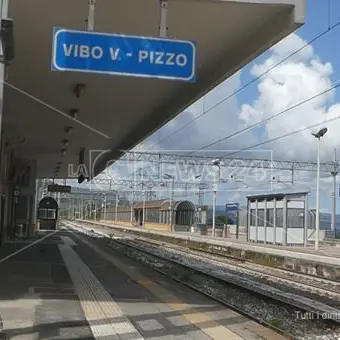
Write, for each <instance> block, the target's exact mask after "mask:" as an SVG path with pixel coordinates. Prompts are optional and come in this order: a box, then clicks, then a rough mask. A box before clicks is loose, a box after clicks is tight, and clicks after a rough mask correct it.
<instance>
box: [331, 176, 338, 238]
mask: <svg viewBox="0 0 340 340" xmlns="http://www.w3.org/2000/svg"><path fill="white" fill-rule="evenodd" d="M336 175H337V172H335V171H334V172H332V176H333V190H332V193H331V199H332V215H331V230H332V231H335V222H336V220H335V219H336Z"/></svg>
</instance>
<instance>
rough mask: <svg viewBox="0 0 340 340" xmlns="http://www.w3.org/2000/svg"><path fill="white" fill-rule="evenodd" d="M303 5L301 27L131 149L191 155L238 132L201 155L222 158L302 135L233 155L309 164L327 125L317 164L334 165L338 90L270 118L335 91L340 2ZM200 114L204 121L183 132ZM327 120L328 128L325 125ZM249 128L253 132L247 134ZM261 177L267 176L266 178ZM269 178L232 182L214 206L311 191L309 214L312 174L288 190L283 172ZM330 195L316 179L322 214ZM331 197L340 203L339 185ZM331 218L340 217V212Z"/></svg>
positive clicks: (327, 185) (325, 181) (339, 68)
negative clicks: (265, 194)
mask: <svg viewBox="0 0 340 340" xmlns="http://www.w3.org/2000/svg"><path fill="white" fill-rule="evenodd" d="M306 3H307V7H306V17H305V24H304V25H303V26H302V27H301V28H299V29H298V30H296V31H295V32H294V33H292V34H291V35H289V36H288V37H286V38H285V39H284V40H282V41H281V42H279V43H278V44H276V45H275V46H273V47H272V48H270V49H269V50H268V51H266V52H265V53H263V54H262V55H261V56H259V57H258V58H256V59H255V60H254V61H253V62H251V63H250V64H248V65H247V66H245V67H244V68H243V69H241V70H240V71H239V72H237V73H236V74H234V75H233V76H232V77H231V78H229V79H227V80H226V81H225V82H223V83H222V84H220V85H219V86H218V87H217V88H215V89H214V90H213V91H211V92H210V93H209V94H208V95H206V96H205V97H204V98H203V99H200V100H199V101H198V102H196V103H195V104H193V105H192V106H191V107H189V108H187V109H186V110H185V111H184V112H183V113H181V114H180V115H178V116H177V117H176V118H175V119H173V120H172V121H171V122H169V123H168V124H166V125H165V126H163V127H162V128H161V129H160V130H158V131H157V132H156V133H154V134H153V135H152V136H150V137H149V138H147V139H146V140H145V141H143V142H142V143H141V144H140V145H139V146H137V148H136V149H137V150H143V151H158V150H161V151H162V150H178V151H180V150H197V149H199V148H201V147H204V146H206V145H208V144H210V143H213V142H214V141H216V140H219V139H221V138H223V137H226V136H230V135H231V134H233V133H235V132H237V131H240V130H241V129H242V130H245V131H244V132H242V133H240V134H238V135H236V136H235V137H234V138H226V139H225V140H223V141H222V142H220V143H216V144H214V145H212V146H211V147H208V148H206V149H205V150H206V152H207V153H209V152H210V153H211V154H212V153H213V152H215V151H217V150H218V151H221V152H222V153H223V154H228V153H231V152H232V151H233V150H240V149H244V148H249V147H251V146H253V145H257V144H260V143H263V142H266V141H268V140H272V139H275V138H276V137H278V136H281V135H284V134H287V133H289V132H292V131H296V130H298V129H302V128H306V130H304V131H303V132H301V133H298V134H294V135H292V136H289V137H286V138H281V139H279V140H276V141H275V142H271V143H266V144H264V145H261V146H259V147H257V148H256V147H255V148H250V149H249V150H247V151H246V152H241V153H238V154H237V155H235V156H237V157H244V158H253V157H254V158H270V157H272V158H273V159H282V160H303V161H314V162H315V161H316V155H317V142H316V139H315V138H313V137H312V135H311V132H313V131H314V132H315V131H316V130H318V129H319V128H321V127H324V126H326V127H327V128H328V132H327V134H326V135H325V137H324V138H323V139H322V140H321V161H322V162H327V161H332V160H333V159H334V156H335V154H336V155H337V157H338V159H340V148H339V146H340V90H339V89H334V90H331V91H328V92H326V93H325V94H323V95H320V96H318V97H317V98H315V99H314V100H312V101H309V102H308V103H306V104H304V105H300V106H298V107H296V108H295V109H292V110H289V111H286V112H285V113H283V114H281V115H279V116H278V117H276V118H274V119H271V117H272V116H273V115H276V114H278V113H279V112H281V111H283V110H285V109H287V108H288V107H291V106H293V105H294V104H297V103H299V102H301V101H303V100H305V99H307V98H310V97H312V96H314V95H317V94H319V93H321V92H323V91H325V90H327V89H329V88H330V87H331V86H332V85H334V84H336V83H337V82H338V83H339V84H340V44H339V41H340V1H339V0H306ZM329 6H330V7H329ZM337 23H339V24H338V26H336V24H337ZM333 25H334V27H333V28H332V26H333ZM319 35H322V37H320V38H318V39H316V40H315V41H314V42H313V43H311V44H310V45H307V46H306V47H305V48H303V49H302V50H301V51H300V52H299V53H297V54H295V55H294V56H293V57H291V58H289V59H288V60H286V61H285V62H284V63H282V64H280V65H278V66H276V67H274V68H273V69H271V70H270V71H269V72H268V73H266V74H265V75H264V76H261V75H262V74H263V73H264V72H266V71H267V70H268V69H270V68H272V67H273V66H274V65H275V64H276V63H277V62H279V61H280V60H282V59H284V58H286V57H287V56H288V55H290V54H291V53H292V52H294V51H296V50H298V49H299V48H301V47H302V46H304V45H305V44H306V43H307V42H309V41H312V40H314V39H315V38H316V37H318V36H319ZM260 76H261V77H260ZM255 77H260V79H259V80H258V81H256V82H254V83H253V84H252V85H250V86H249V87H247V88H245V89H244V90H242V91H241V92H240V93H239V94H237V95H234V96H231V98H229V99H228V100H225V102H224V103H222V104H221V105H218V106H216V107H214V105H215V104H216V103H219V102H220V101H221V100H223V99H225V98H227V97H228V96H230V95H232V94H233V93H234V92H235V91H237V90H238V89H240V88H242V87H243V86H244V85H245V84H246V83H247V82H249V81H251V80H252V79H254V78H255ZM204 111H205V112H206V113H205V114H204V115H203V116H202V117H199V118H198V119H197V120H196V121H195V122H194V123H192V124H190V125H188V126H186V127H185V128H183V126H185V125H187V124H188V123H189V122H190V121H192V120H193V119H194V118H195V117H196V118H197V117H198V116H199V115H201V114H202V112H204ZM337 117H339V119H337ZM266 119H269V120H268V121H266V123H263V124H259V122H261V121H263V120H266ZM331 119H333V121H331V122H328V121H329V120H331ZM254 124H258V125H257V126H256V127H255V128H250V127H251V126H253V125H254ZM313 124H319V125H318V126H317V127H315V128H314V129H308V127H309V126H311V125H313ZM268 156H269V157H268ZM267 175H268V176H272V173H270V174H269V173H268V174H267ZM274 175H275V177H276V178H279V181H278V183H276V184H274V185H273V184H270V183H269V181H268V178H269V177H268V176H267V178H265V179H263V178H262V179H261V180H256V179H254V176H250V177H249V178H246V177H247V176H245V178H243V179H242V183H241V184H242V185H239V184H237V183H236V184H235V183H232V185H231V186H229V185H227V186H225V187H223V188H222V189H221V190H220V191H219V192H218V197H217V202H218V204H224V203H225V202H239V203H241V204H245V196H247V195H249V194H253V193H258V191H259V190H262V192H270V191H271V192H272V191H309V192H310V193H311V194H310V200H309V207H310V208H313V207H314V204H315V185H316V178H315V177H316V176H315V175H316V174H314V173H306V172H305V173H302V172H299V173H295V174H294V177H295V178H294V182H295V184H294V185H292V184H289V183H288V182H289V181H291V174H290V173H289V172H278V171H276V172H274ZM339 183H340V180H339ZM245 186H246V188H245ZM331 188H332V179H331V177H330V175H329V176H328V175H327V174H326V176H322V178H321V211H324V212H327V211H329V209H330V201H331V200H330V192H331ZM337 198H339V186H338V187H337ZM193 199H194V198H193ZM205 199H206V200H207V202H206V203H207V204H208V203H209V201H211V199H212V198H211V195H210V194H209V193H207V194H206V197H205ZM339 205H340V201H339V200H338V206H339ZM337 212H338V213H340V207H338V209H337Z"/></svg>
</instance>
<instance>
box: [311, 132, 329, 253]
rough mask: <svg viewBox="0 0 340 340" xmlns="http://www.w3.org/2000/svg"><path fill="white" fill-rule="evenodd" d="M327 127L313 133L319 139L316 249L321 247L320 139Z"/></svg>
mask: <svg viewBox="0 0 340 340" xmlns="http://www.w3.org/2000/svg"><path fill="white" fill-rule="evenodd" d="M327 131H328V130H327V128H322V129H321V130H319V131H318V132H317V133H312V135H313V136H314V137H315V138H317V140H318V155H317V172H316V204H315V205H316V216H315V219H316V221H315V250H318V249H319V230H320V139H321V138H322V137H323V136H324V135H325V134H326V132H327Z"/></svg>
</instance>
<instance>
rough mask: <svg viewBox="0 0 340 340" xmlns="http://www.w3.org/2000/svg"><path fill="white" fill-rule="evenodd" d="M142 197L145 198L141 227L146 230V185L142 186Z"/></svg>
mask: <svg viewBox="0 0 340 340" xmlns="http://www.w3.org/2000/svg"><path fill="white" fill-rule="evenodd" d="M142 184H143V183H142ZM142 196H143V216H142V225H141V227H142V228H143V229H144V224H145V191H144V185H142Z"/></svg>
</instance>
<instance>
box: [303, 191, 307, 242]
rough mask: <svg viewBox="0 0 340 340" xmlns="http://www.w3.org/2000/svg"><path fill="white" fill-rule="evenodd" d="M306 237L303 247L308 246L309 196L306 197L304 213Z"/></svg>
mask: <svg viewBox="0 0 340 340" xmlns="http://www.w3.org/2000/svg"><path fill="white" fill-rule="evenodd" d="M303 227H304V237H303V246H304V247H307V244H308V194H307V195H306V197H305V211H304V225H303Z"/></svg>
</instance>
